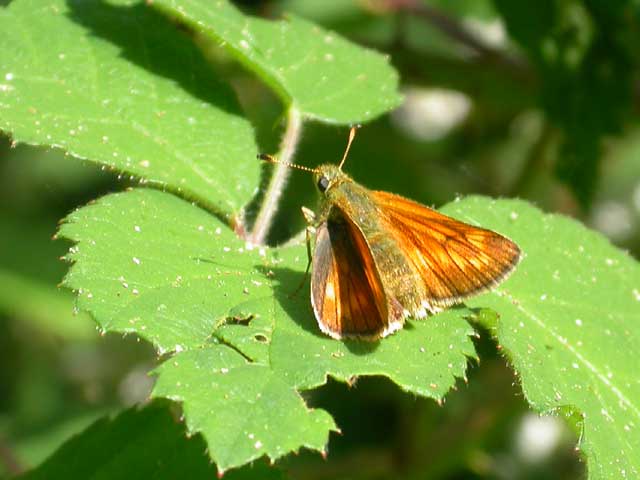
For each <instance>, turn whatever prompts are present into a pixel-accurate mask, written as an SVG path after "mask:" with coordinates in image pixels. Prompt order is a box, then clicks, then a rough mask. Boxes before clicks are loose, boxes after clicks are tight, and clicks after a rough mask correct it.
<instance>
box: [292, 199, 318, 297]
mask: <svg viewBox="0 0 640 480" xmlns="http://www.w3.org/2000/svg"><path fill="white" fill-rule="evenodd" d="M302 215H304V218H305V220H306V221H307V223H308V224H309V225H307V228H305V230H304V232H305V237H306V242H305V243H306V244H307V268H306V269H305V270H304V276H303V277H302V281H301V282H300V285H298V287H297V288H296V289H295V290H294V291H293V293H292V294H291V295H290V297H294V296H296V295H297V294H298V292H299V291H300V290H301V289H302V287H303V286H304V284H305V282H306V280H307V276H308V275H309V269H310V268H311V260H312V258H313V255H312V252H311V236H312V235H315V233H316V228H315V227H314V226H313V223H315V220H316V214H315V213H314V212H313V211H312V210H309V209H308V208H307V207H302Z"/></svg>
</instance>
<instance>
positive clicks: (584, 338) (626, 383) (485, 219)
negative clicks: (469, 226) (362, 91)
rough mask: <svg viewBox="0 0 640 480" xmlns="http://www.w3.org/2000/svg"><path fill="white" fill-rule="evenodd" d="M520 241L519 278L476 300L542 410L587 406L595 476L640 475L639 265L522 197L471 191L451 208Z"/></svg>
mask: <svg viewBox="0 0 640 480" xmlns="http://www.w3.org/2000/svg"><path fill="white" fill-rule="evenodd" d="M445 210H446V211H448V212H449V213H450V214H454V215H456V216H458V217H460V218H466V219H467V220H468V221H472V222H476V221H479V222H481V223H482V225H484V226H487V227H489V228H494V229H496V230H498V231H500V232H502V233H504V234H506V235H508V236H510V237H511V238H512V239H513V240H515V241H516V242H517V243H518V244H519V245H520V247H521V248H522V250H523V252H524V258H523V260H522V262H521V264H520V265H519V266H518V269H517V271H516V273H515V274H514V276H513V278H512V279H510V280H509V281H508V283H507V284H505V285H504V286H501V287H499V288H498V289H497V290H496V292H495V293H494V294H493V295H485V296H482V297H478V298H477V299H474V300H472V301H470V302H468V303H469V305H470V306H476V307H490V308H492V309H494V310H495V311H497V312H499V313H500V318H499V320H498V321H497V323H496V322H495V321H494V322H488V323H486V325H487V327H488V328H491V329H492V330H493V332H494V334H495V336H496V339H497V341H498V342H499V343H500V345H502V347H504V351H505V352H506V354H507V356H508V357H509V358H510V360H511V362H512V364H513V366H514V368H515V370H516V372H517V374H518V375H519V377H520V379H521V382H522V388H523V391H524V394H525V396H526V398H527V400H528V401H529V403H530V404H531V405H532V407H533V408H535V409H536V410H537V411H539V412H542V413H548V414H562V412H563V411H564V410H567V407H568V410H567V411H575V410H578V411H579V412H580V414H581V415H582V419H583V421H582V424H583V431H582V432H581V435H580V444H579V445H578V447H579V448H580V449H581V450H582V451H583V452H584V453H585V455H586V458H587V461H588V466H589V474H590V475H589V478H590V479H592V480H593V479H609V478H611V479H613V478H636V477H638V476H639V475H640V434H639V433H638V431H639V430H638V429H640V383H639V382H638V380H637V379H638V373H637V366H636V362H635V361H634V359H633V355H634V353H635V352H638V351H640V334H639V333H638V325H639V324H640V265H638V263H637V262H635V261H634V260H633V259H632V258H630V257H629V256H628V255H626V254H624V253H623V252H621V251H619V250H617V249H616V248H614V247H613V246H612V245H611V244H610V243H609V242H608V241H607V240H606V239H605V238H604V237H603V236H601V235H599V234H597V233H595V232H592V231H589V230H588V229H586V228H585V227H583V226H582V225H580V224H579V223H577V222H575V221H573V220H570V219H568V218H564V217H561V216H558V215H542V214H541V213H540V212H539V211H538V210H537V209H535V208H533V207H531V206H529V205H528V204H527V203H525V202H522V201H501V202H489V201H487V200H486V199H482V198H469V199H465V201H464V202H460V203H459V204H458V203H454V204H451V205H449V206H448V208H446V209H445Z"/></svg>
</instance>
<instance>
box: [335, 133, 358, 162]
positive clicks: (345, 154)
mask: <svg viewBox="0 0 640 480" xmlns="http://www.w3.org/2000/svg"><path fill="white" fill-rule="evenodd" d="M358 128H360V125H354V126H353V127H351V130H349V141H348V142H347V148H346V149H345V151H344V155H342V160H340V165H338V169H339V170H342V165H344V161H345V160H346V159H347V155H349V149H350V148H351V143H352V142H353V139H354V138H355V136H356V130H358Z"/></svg>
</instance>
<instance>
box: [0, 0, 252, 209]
mask: <svg viewBox="0 0 640 480" xmlns="http://www.w3.org/2000/svg"><path fill="white" fill-rule="evenodd" d="M215 77H216V75H215V73H214V72H212V71H211V69H210V68H209V67H208V65H207V62H206V60H205V59H204V57H203V56H202V54H201V53H200V52H199V50H198V49H197V48H196V47H195V46H194V45H193V43H192V41H191V39H190V38H189V37H187V36H186V35H184V34H183V33H181V32H179V31H178V30H177V29H176V28H175V26H174V25H173V24H172V23H171V22H169V21H168V20H167V19H165V18H164V17H163V16H161V15H159V14H157V13H155V12H154V11H153V10H151V9H148V8H146V7H145V6H144V5H141V4H135V3H134V2H132V1H125V0H121V1H112V2H102V1H98V0H71V1H69V2H66V1H64V0H22V1H17V2H13V3H12V4H11V5H10V6H9V7H6V8H0V111H1V112H2V115H1V116H0V130H4V131H5V132H7V133H10V134H11V135H12V136H13V138H14V140H15V141H16V142H21V143H28V144H32V145H46V146H55V147H60V148H63V149H64V150H65V151H67V152H68V153H70V154H71V155H74V156H76V157H79V158H83V159H87V160H90V161H94V162H98V163H100V164H103V165H106V166H108V167H110V168H113V169H115V170H117V171H123V172H126V173H128V174H133V175H135V176H137V177H141V178H143V179H145V180H148V181H150V182H152V183H154V184H158V185H161V186H166V187H167V188H169V189H171V190H174V191H178V192H181V193H182V194H183V195H185V196H187V197H192V198H194V199H197V200H198V201H199V202H200V203H201V204H204V205H206V206H207V207H209V208H211V209H213V210H215V211H216V212H218V213H219V214H221V215H224V216H227V217H231V216H232V215H234V214H235V215H236V216H237V215H238V212H239V210H240V209H241V207H242V206H243V205H245V204H246V203H247V202H248V201H249V200H250V199H251V197H252V196H253V194H254V189H255V186H256V185H257V184H258V179H259V164H258V162H256V161H255V155H256V153H257V148H256V146H255V143H254V139H253V131H252V129H251V126H250V124H249V123H248V122H247V120H246V119H244V118H243V117H242V116H241V112H240V108H239V106H238V103H237V101H236V99H235V95H234V93H233V91H232V90H231V89H230V88H229V87H228V86H227V85H225V84H223V83H221V82H219V81H217V80H216V78H215Z"/></svg>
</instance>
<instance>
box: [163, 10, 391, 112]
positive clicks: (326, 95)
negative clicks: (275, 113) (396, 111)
mask: <svg viewBox="0 0 640 480" xmlns="http://www.w3.org/2000/svg"><path fill="white" fill-rule="evenodd" d="M152 5H153V6H156V7H158V8H160V9H162V10H164V11H166V12H167V13H168V14H170V15H172V16H175V17H177V18H179V19H180V20H182V21H184V22H186V23H187V24H188V25H189V26H191V27H192V28H193V29H194V30H196V31H197V32H200V33H203V34H204V35H206V36H209V37H211V38H212V39H213V40H215V41H216V42H218V43H219V44H221V45H223V46H224V47H225V48H227V49H228V50H229V51H230V52H231V53H232V54H233V55H234V56H235V57H236V58H238V60H240V61H241V62H242V63H243V64H244V65H245V66H246V67H247V68H248V69H250V70H252V71H254V72H255V73H256V74H257V75H259V76H260V77H261V78H262V79H263V80H264V81H265V82H266V83H267V84H268V85H269V86H270V87H271V88H272V89H273V90H274V91H275V92H276V93H277V94H278V95H279V96H280V97H281V98H282V99H283V100H284V102H285V104H287V105H288V104H289V103H293V104H294V105H295V106H296V108H297V109H298V110H299V111H300V112H301V113H302V114H303V115H304V116H306V117H309V118H315V119H318V120H322V121H325V122H330V123H339V124H350V123H355V122H364V121H367V120H370V119H372V118H375V117H377V116H379V115H380V114H382V113H385V112H388V111H390V110H392V109H393V108H394V107H396V106H397V105H398V104H399V103H400V100H401V97H400V95H399V94H398V92H397V86H398V76H397V73H396V72H395V70H394V69H393V68H392V67H391V66H390V65H389V63H388V60H387V59H386V58H384V57H383V56H382V55H380V54H378V53H375V52H373V51H371V50H367V49H364V48H362V47H359V46H357V45H354V44H352V43H351V42H349V41H347V40H345V39H343V38H341V37H340V36H338V35H337V34H335V33H332V32H328V31H325V30H323V29H321V28H320V27H318V26H316V25H314V24H312V23H310V22H307V21H305V20H303V19H301V18H298V17H295V16H291V17H289V18H288V19H287V20H281V21H277V22H274V21H267V20H263V19H260V18H255V17H250V16H247V15H244V14H242V13H241V12H240V11H239V10H238V9H236V8H235V7H234V6H232V5H231V3H230V2H227V1H223V0H219V1H216V2H214V3H212V2H210V1H206V0H154V1H153V2H152Z"/></svg>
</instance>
